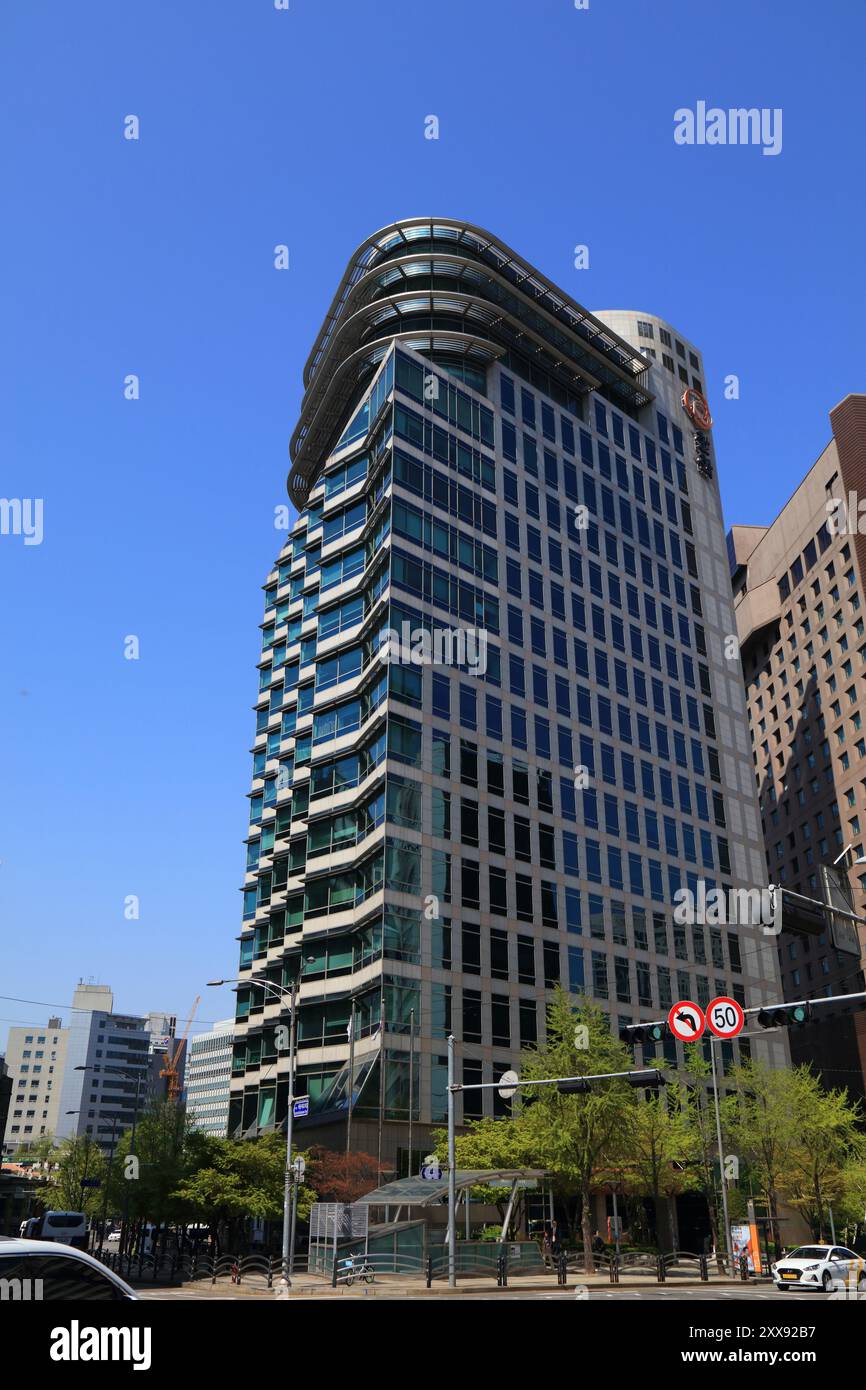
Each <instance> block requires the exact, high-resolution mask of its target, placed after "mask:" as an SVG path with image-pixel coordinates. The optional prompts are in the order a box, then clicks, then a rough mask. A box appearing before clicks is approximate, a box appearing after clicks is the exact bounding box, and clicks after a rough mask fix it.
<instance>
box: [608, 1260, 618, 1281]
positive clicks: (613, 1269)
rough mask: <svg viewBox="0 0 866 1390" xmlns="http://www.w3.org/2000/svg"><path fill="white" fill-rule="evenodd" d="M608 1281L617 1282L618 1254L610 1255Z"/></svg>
mask: <svg viewBox="0 0 866 1390" xmlns="http://www.w3.org/2000/svg"><path fill="white" fill-rule="evenodd" d="M610 1282H611V1283H612V1284H618V1283H619V1255H618V1254H613V1255H611V1257H610Z"/></svg>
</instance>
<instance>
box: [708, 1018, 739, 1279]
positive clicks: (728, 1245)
mask: <svg viewBox="0 0 866 1390" xmlns="http://www.w3.org/2000/svg"><path fill="white" fill-rule="evenodd" d="M714 1041H715V1039H714V1038H710V1065H711V1067H712V1071H713V1106H714V1108H715V1112H716V1143H717V1145H718V1149H719V1184H720V1186H721V1189H722V1214H723V1219H724V1222H725V1249H726V1250H727V1252H728V1272H729V1274H730V1276H731V1278H732V1279H733V1277H734V1246H733V1242H732V1240H731V1223H730V1220H729V1219H728V1180H727V1176H726V1174H725V1155H724V1151H723V1149H722V1116H721V1111H720V1110H719V1079H718V1074H717V1072H716V1049H715V1048H714V1047H713V1042H714Z"/></svg>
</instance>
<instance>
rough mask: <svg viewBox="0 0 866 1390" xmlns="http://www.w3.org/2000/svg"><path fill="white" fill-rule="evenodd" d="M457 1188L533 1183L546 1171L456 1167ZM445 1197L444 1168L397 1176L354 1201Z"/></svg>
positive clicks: (394, 1203)
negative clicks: (433, 1174) (432, 1173)
mask: <svg viewBox="0 0 866 1390" xmlns="http://www.w3.org/2000/svg"><path fill="white" fill-rule="evenodd" d="M455 1177H456V1186H457V1191H458V1193H459V1192H468V1191H469V1189H470V1188H472V1187H489V1186H491V1185H493V1184H497V1183H502V1184H503V1185H508V1184H511V1185H512V1186H517V1187H520V1186H526V1185H528V1184H529V1183H531V1184H532V1185H533V1186H534V1185H535V1184H536V1183H537V1182H538V1181H539V1180H540V1179H543V1178H546V1177H547V1172H546V1171H545V1170H544V1169H543V1168H458V1169H457V1172H456V1174H455ZM447 1198H448V1172H447V1170H445V1169H443V1171H442V1177H441V1178H436V1179H435V1180H431V1179H428V1178H419V1177H414V1178H398V1179H397V1181H396V1182H388V1183H386V1184H385V1186H384V1187H377V1188H376V1189H375V1191H374V1192H368V1193H367V1194H366V1195H365V1196H364V1197H359V1198H358V1199H357V1205H358V1206H360V1205H364V1206H369V1207H435V1206H438V1205H439V1204H440V1203H441V1202H444V1201H446V1200H447Z"/></svg>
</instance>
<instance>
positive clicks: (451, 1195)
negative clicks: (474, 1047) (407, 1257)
mask: <svg viewBox="0 0 866 1390" xmlns="http://www.w3.org/2000/svg"><path fill="white" fill-rule="evenodd" d="M455 1090H456V1087H455V1083H454V1034H453V1033H451V1034H449V1036H448V1287H449V1289H453V1288H456V1286H457V1251H456V1250H455V1248H454V1247H455V1244H456V1241H457V1146H456V1130H455V1124H454V1093H455Z"/></svg>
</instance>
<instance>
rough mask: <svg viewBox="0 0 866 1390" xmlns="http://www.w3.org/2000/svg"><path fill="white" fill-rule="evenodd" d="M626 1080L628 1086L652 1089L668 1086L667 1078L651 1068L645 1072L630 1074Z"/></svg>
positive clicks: (655, 1068)
mask: <svg viewBox="0 0 866 1390" xmlns="http://www.w3.org/2000/svg"><path fill="white" fill-rule="evenodd" d="M626 1079H627V1081H628V1083H629V1085H630V1086H649V1087H654V1086H666V1085H667V1084H668V1082H667V1077H666V1076H665V1075H664V1074H663V1073H662V1072H660V1071H659V1070H658V1068H657V1067H651V1068H649V1069H648V1070H647V1071H633V1072H630V1073H629V1075H628V1077H627V1078H626Z"/></svg>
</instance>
